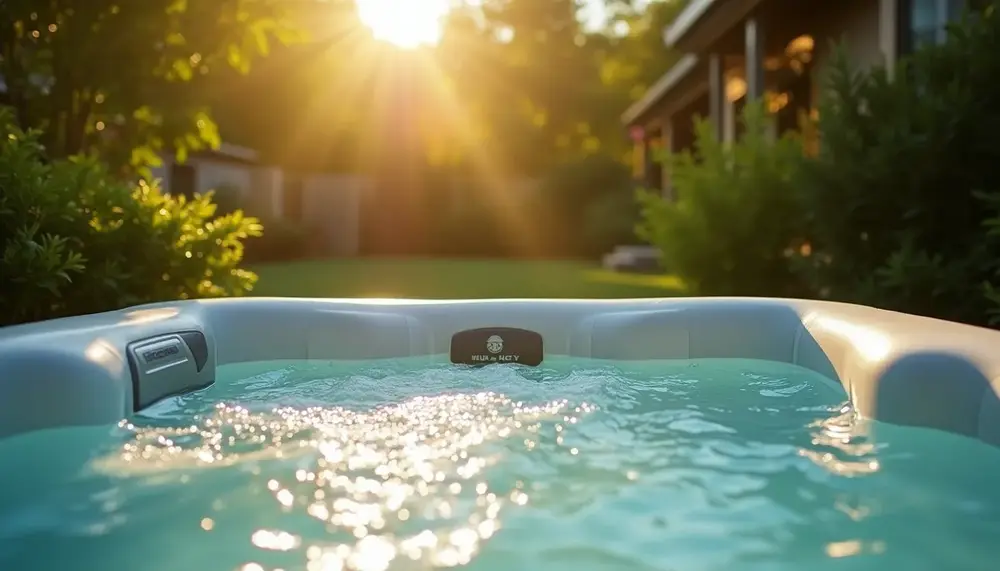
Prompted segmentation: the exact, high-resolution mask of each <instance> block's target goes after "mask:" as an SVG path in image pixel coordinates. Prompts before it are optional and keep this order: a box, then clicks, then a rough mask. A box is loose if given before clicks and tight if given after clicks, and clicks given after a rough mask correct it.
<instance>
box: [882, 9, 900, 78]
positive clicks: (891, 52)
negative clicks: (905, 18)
mask: <svg viewBox="0 0 1000 571" xmlns="http://www.w3.org/2000/svg"><path fill="white" fill-rule="evenodd" d="M878 8H879V9H878V44H879V48H880V50H881V51H882V57H883V58H884V63H885V71H886V73H887V74H888V75H889V79H892V74H893V71H895V65H896V59H897V58H898V57H899V24H900V22H899V0H879V6H878Z"/></svg>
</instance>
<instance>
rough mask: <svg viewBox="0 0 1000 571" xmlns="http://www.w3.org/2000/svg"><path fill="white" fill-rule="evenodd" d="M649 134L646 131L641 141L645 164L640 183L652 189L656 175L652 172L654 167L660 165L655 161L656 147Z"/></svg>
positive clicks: (656, 167)
mask: <svg viewBox="0 0 1000 571" xmlns="http://www.w3.org/2000/svg"><path fill="white" fill-rule="evenodd" d="M649 135H650V134H649V133H648V132H647V133H646V138H645V139H644V140H643V141H642V149H643V153H644V154H643V163H644V165H645V166H644V168H643V171H642V185H643V186H644V187H645V188H648V189H650V190H652V189H653V181H655V180H656V177H655V176H653V172H654V170H655V169H658V168H660V165H659V163H657V162H656V156H655V153H656V148H655V147H654V146H653V138H652V137H650V136H649Z"/></svg>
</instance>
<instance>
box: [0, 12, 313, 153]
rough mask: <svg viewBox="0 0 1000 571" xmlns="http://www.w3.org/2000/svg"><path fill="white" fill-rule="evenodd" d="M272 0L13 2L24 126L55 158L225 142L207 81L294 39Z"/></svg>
mask: <svg viewBox="0 0 1000 571" xmlns="http://www.w3.org/2000/svg"><path fill="white" fill-rule="evenodd" d="M284 10H285V9H284V8H283V7H282V4H281V3H278V2H269V1H267V0H199V1H195V0H142V1H132V2H121V1H117V0H50V1H47V2H38V1H32V0H5V1H4V2H2V3H0V30H2V32H0V54H2V58H0V76H2V77H3V79H4V82H5V83H6V86H7V89H6V93H5V94H3V100H2V101H0V103H5V104H8V105H10V106H12V107H13V108H14V109H15V113H16V117H17V120H18V122H19V123H20V124H21V126H22V127H24V128H38V129H41V130H42V131H43V132H44V138H43V142H44V144H45V147H46V149H47V154H48V155H49V156H50V157H53V158H58V157H65V156H70V155H74V154H77V153H81V152H89V151H92V150H96V149H101V150H102V151H103V152H102V158H103V159H104V160H106V161H108V162H110V163H111V164H113V165H120V166H125V165H131V166H133V167H142V166H145V165H151V164H155V163H156V162H157V161H158V157H157V155H158V154H159V153H161V152H164V151H168V150H173V151H175V152H176V153H178V155H179V156H180V158H183V157H184V155H185V154H186V153H187V152H188V151H191V150H195V149H201V148H205V147H206V146H212V145H217V144H218V143H219V134H218V131H217V129H216V126H215V123H214V122H213V121H212V118H211V116H210V114H209V109H208V108H207V107H206V105H205V103H204V94H203V92H202V91H200V90H199V89H200V88H201V87H202V86H204V85H205V81H206V79H207V78H208V76H209V75H210V74H212V73H215V72H216V71H217V70H218V69H220V68H223V67H227V66H228V67H232V68H235V69H238V70H241V71H246V70H247V69H248V68H249V66H250V64H251V62H252V61H253V60H254V59H255V58H256V57H259V56H263V55H266V54H267V53H268V52H269V50H270V49H271V46H272V44H273V43H274V42H275V41H279V42H283V41H288V40H291V39H293V38H294V37H295V33H294V29H293V27H292V25H291V23H290V22H289V21H288V20H287V18H286V17H285V12H284Z"/></svg>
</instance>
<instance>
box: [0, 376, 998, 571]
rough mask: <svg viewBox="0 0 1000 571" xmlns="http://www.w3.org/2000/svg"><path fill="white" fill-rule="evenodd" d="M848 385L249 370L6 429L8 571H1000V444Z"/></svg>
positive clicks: (3, 506)
mask: <svg viewBox="0 0 1000 571" xmlns="http://www.w3.org/2000/svg"><path fill="white" fill-rule="evenodd" d="M844 400H845V397H844V395H843V393H842V392H841V391H840V389H839V387H835V386H832V385H831V384H829V383H828V382H827V381H825V380H823V379H821V378H819V377H817V376H816V375H815V374H813V373H811V372H808V371H805V370H803V369H798V368H794V367H791V366H788V365H779V364H774V363H765V362H759V361H721V360H712V361H690V362H689V361H680V362H666V361H658V362H642V363H631V364H624V363H608V362H602V361H589V360H579V359H576V360H550V361H547V362H546V363H545V365H544V366H543V367H540V368H537V369H523V368H514V367H507V366H492V367H487V368H482V369H467V368H459V367H454V366H450V365H447V364H445V363H438V362H435V363H430V364H428V363H427V361H421V362H419V363H418V362H416V361H396V362H379V363H372V362H368V363H353V364H330V363H325V362H319V363H310V362H302V361H299V362H280V363H268V364H260V363H256V364H247V365H240V366H235V367H232V366H231V367H227V368H224V369H223V370H222V371H221V372H220V382H219V383H217V384H216V385H215V386H213V387H211V388H209V389H206V390H204V391H202V392H199V393H196V394H190V395H186V396H183V397H178V398H174V399H171V400H168V401H164V402H162V403H160V404H159V405H157V406H155V407H153V408H152V409H151V410H149V411H148V412H147V413H146V414H144V415H142V416H141V417H137V418H135V419H133V421H132V423H124V422H123V423H122V424H121V425H120V426H115V427H100V428H73V429H60V430H51V431H46V432H41V433H37V434H31V435H26V436H22V437H17V438H14V439H10V440H6V441H0V455H2V456H0V457H2V458H3V459H4V463H3V466H4V469H3V470H2V472H0V569H4V570H7V569H10V570H14V569H17V570H21V569H25V570H28V569H30V570H37V571H48V570H52V571H56V570H71V571H89V570H94V571H214V570H221V571H232V570H243V571H260V570H262V569H264V570H268V571H271V570H273V569H283V570H285V571H292V570H300V569H302V570H308V571H338V570H347V569H358V570H366V571H368V570H371V571H381V570H387V569H435V568H445V567H451V566H461V565H467V568H469V569H476V570H485V571H521V570H525V571H527V570H540V571H541V570H545V571H550V570H552V571H555V570H563V569H565V570H572V571H597V570H612V569H613V570H628V571H642V570H658V571H672V570H676V571H700V570H716V569H719V570H722V569H724V570H726V571H739V570H761V571H763V570H767V571H785V570H788V571H791V570H796V571H799V570H809V571H816V570H826V569H838V570H841V569H843V570H851V571H854V570H868V569H872V570H874V569H878V570H883V571H884V570H886V569H895V568H899V569H907V571H919V570H925V569H926V570H940V571H960V570H966V569H967V570H985V569H992V568H996V563H995V562H996V561H997V557H998V556H1000V542H997V541H996V538H997V537H1000V491H998V490H1000V486H998V485H997V474H1000V451H998V450H996V449H993V448H990V447H987V446H986V445H983V444H980V443H978V442H975V441H972V440H969V439H964V438H961V437H958V436H953V435H948V434H943V433H939V432H935V431H929V430H922V429H915V428H899V427H887V426H877V427H873V426H870V425H868V424H866V423H864V422H862V421H858V420H857V419H856V418H855V416H854V415H853V413H852V411H851V409H850V407H848V406H847V405H846V404H845V402H844ZM873 428H874V429H875V430H874V432H873Z"/></svg>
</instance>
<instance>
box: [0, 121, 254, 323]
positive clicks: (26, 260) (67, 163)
mask: <svg viewBox="0 0 1000 571" xmlns="http://www.w3.org/2000/svg"><path fill="white" fill-rule="evenodd" d="M0 137H2V139H0V229H2V230H0V231H2V238H3V243H2V258H0V281H2V283H0V325H9V324H15V323H22V322H27V321H34V320H40V319H47V318H53V317H61V316H66V315H74V314H82V313H92V312H98V311H104V310H110V309H116V308H121V307H125V306H129V305H134V304H139V303H145V302H155V301H166V300H174V299H186V298H196V297H217V296H226V295H241V294H243V293H245V292H247V291H249V290H250V289H251V288H252V287H253V284H254V282H255V281H256V279H257V277H256V275H254V274H253V273H252V272H248V271H245V270H242V269H240V268H239V264H240V261H241V259H242V257H243V243H242V242H243V240H244V239H246V238H248V237H251V236H257V235H260V233H261V227H260V225H259V224H258V222H257V220H256V219H253V218H247V217H244V216H243V213H242V212H240V211H236V212H232V213H229V214H227V215H225V216H222V217H215V216H214V214H215V208H216V207H215V205H214V204H213V203H212V196H211V194H208V195H204V196H198V197H196V198H194V199H193V200H186V199H184V198H183V197H176V198H175V197H171V196H168V195H165V194H164V193H162V192H161V191H160V190H159V189H158V188H157V186H156V185H155V184H151V183H147V182H141V183H139V184H127V183H124V182H121V181H119V180H117V179H116V178H114V177H112V176H110V175H109V173H108V172H106V170H105V169H104V168H103V167H102V165H101V164H100V163H98V162H97V161H95V160H91V159H85V158H72V159H69V160H58V161H48V160H47V159H46V157H45V154H44V149H43V148H42V147H41V145H40V144H39V142H38V133H37V132H23V131H21V130H20V129H19V128H17V127H16V126H15V125H14V123H13V121H12V119H11V116H10V113H9V112H7V111H6V110H0Z"/></svg>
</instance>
